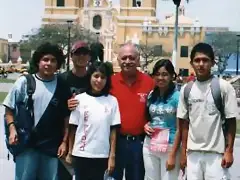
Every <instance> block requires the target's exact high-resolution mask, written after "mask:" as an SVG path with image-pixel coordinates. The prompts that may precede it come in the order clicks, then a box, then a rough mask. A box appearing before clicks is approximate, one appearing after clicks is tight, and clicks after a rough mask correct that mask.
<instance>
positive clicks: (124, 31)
mask: <svg viewBox="0 0 240 180" xmlns="http://www.w3.org/2000/svg"><path fill="white" fill-rule="evenodd" d="M169 3H171V2H169ZM156 8H157V0H120V4H118V5H117V6H116V5H113V4H112V1H111V0H45V12H44V16H43V18H42V24H51V23H53V24H55V23H66V21H67V20H73V21H74V22H75V23H76V24H77V25H79V26H82V27H84V28H86V29H89V30H91V31H92V32H94V33H96V34H98V35H99V36H100V38H99V40H100V42H101V43H102V44H103V46H104V59H105V60H108V61H112V62H113V64H114V65H115V66H116V67H117V62H116V50H117V49H118V47H119V46H120V45H121V44H124V43H126V42H129V41H132V42H133V43H136V44H139V45H144V46H146V47H148V46H149V47H153V48H154V49H156V51H158V55H157V56H158V57H159V59H160V58H161V57H166V56H168V57H169V58H171V53H172V51H173V40H174V23H175V16H174V13H172V14H169V15H166V17H165V19H164V20H161V21H160V20H158V18H157V17H156ZM170 13H171V12H170ZM178 30H179V36H178V54H177V62H176V71H177V72H179V70H180V69H185V71H186V72H188V73H191V72H192V69H191V66H190V64H189V61H190V59H189V55H190V52H191V49H192V47H193V46H194V45H195V44H196V43H198V42H200V41H203V40H204V36H205V28H204V27H202V26H201V25H200V22H199V21H198V20H197V19H192V18H189V17H187V16H185V9H184V7H183V6H181V7H180V8H179V29H178ZM143 61H144V60H143Z"/></svg>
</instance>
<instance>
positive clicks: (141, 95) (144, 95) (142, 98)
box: [137, 93, 147, 103]
mask: <svg viewBox="0 0 240 180" xmlns="http://www.w3.org/2000/svg"><path fill="white" fill-rule="evenodd" d="M137 95H138V96H139V101H140V102H142V103H145V102H146V100H147V93H137Z"/></svg>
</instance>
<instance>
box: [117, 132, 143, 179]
mask: <svg viewBox="0 0 240 180" xmlns="http://www.w3.org/2000/svg"><path fill="white" fill-rule="evenodd" d="M143 140H144V139H143V138H136V139H134V140H133V139H127V138H125V137H121V136H118V137H117V144H116V162H115V170H114V173H113V177H114V178H115V179H116V180H122V179H123V171H124V170H125V178H126V180H144V175H145V170H144V163H143Z"/></svg>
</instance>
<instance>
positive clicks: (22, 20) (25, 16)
mask: <svg viewBox="0 0 240 180" xmlns="http://www.w3.org/2000/svg"><path fill="white" fill-rule="evenodd" d="M119 1H120V0H113V3H114V4H117V3H119ZM143 1H144V0H143ZM157 1H158V7H157V17H158V18H159V19H160V20H161V19H163V17H164V16H165V15H166V14H170V13H173V12H174V5H173V3H172V0H157ZM0 4H1V5H0V23H1V26H0V38H7V36H8V34H9V33H11V34H12V36H13V40H16V41H18V40H20V39H21V37H22V35H24V34H29V33H30V32H31V29H34V28H38V27H40V25H41V17H42V16H43V13H44V0H0ZM185 7H186V8H185V12H186V15H187V16H189V17H191V18H193V19H195V18H198V19H199V20H200V23H201V25H203V26H210V27H229V28H230V30H233V31H240V21H239V18H240V8H239V7H240V0H190V3H189V4H186V5H185Z"/></svg>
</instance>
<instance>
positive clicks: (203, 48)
mask: <svg viewBox="0 0 240 180" xmlns="http://www.w3.org/2000/svg"><path fill="white" fill-rule="evenodd" d="M196 53H203V54H205V55H207V56H208V57H209V58H210V59H211V60H212V61H214V60H215V55H214V52H213V48H212V46H211V45H210V44H207V43H202V42H201V43H198V44H196V45H195V46H194V47H193V49H192V51H191V55H190V58H191V61H192V60H193V59H194V57H195V55H196Z"/></svg>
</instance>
